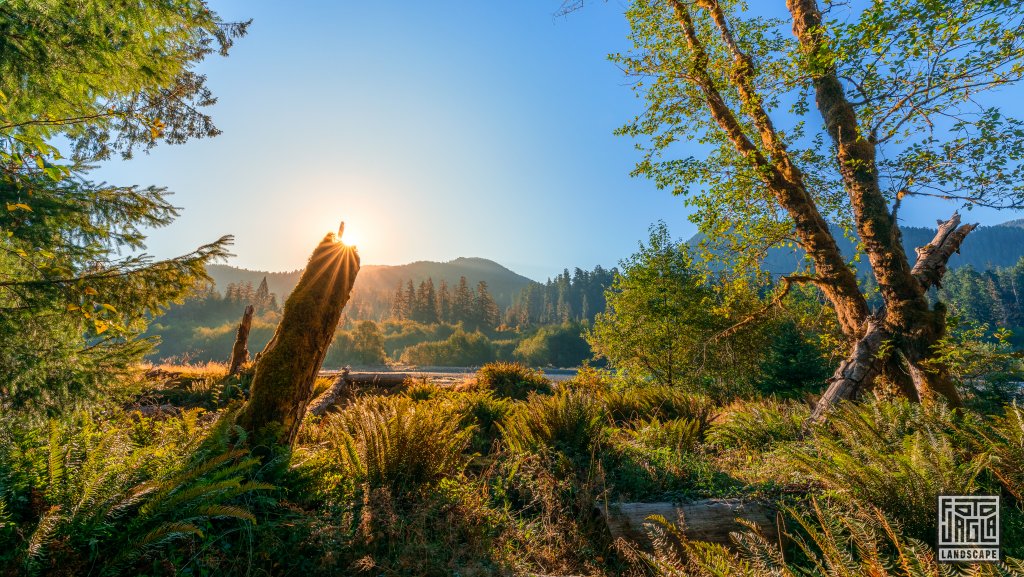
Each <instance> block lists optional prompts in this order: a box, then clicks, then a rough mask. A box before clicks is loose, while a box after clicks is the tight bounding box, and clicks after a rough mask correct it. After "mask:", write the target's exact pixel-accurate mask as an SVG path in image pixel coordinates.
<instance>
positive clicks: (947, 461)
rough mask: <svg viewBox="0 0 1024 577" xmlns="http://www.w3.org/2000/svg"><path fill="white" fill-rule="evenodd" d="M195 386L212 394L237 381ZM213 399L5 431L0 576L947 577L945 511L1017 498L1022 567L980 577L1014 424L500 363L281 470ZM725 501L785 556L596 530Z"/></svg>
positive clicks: (394, 401)
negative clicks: (648, 510) (765, 523)
mask: <svg viewBox="0 0 1024 577" xmlns="http://www.w3.org/2000/svg"><path fill="white" fill-rule="evenodd" d="M199 372H201V373H204V374H198V373H197V374H196V375H194V379H193V381H195V382H202V383H205V384H204V385H203V386H204V387H205V389H204V390H206V389H209V390H210V391H222V390H224V387H225V383H227V382H232V383H237V381H238V379H237V377H230V378H229V377H226V376H219V377H218V376H216V375H210V374H206V373H207V372H208V371H206V372H204V371H199ZM142 397H143V398H149V397H146V395H145V394H144V395H142ZM214 397H215V398H216V400H214ZM214 397H210V399H208V400H210V402H211V403H212V405H213V406H215V407H216V410H213V411H206V410H204V409H184V410H179V411H176V412H162V413H157V414H156V415H155V416H150V417H147V416H143V414H142V413H140V412H139V411H137V410H133V407H134V405H131V404H129V405H128V409H121V408H117V407H108V408H106V409H105V410H106V411H107V412H106V413H105V415H104V418H103V419H102V420H96V419H95V416H96V415H90V414H78V415H76V416H74V417H69V418H65V419H63V420H52V421H49V422H33V423H28V422H17V421H15V420H13V419H8V420H4V421H3V424H2V425H0V426H2V429H0V436H2V441H3V442H2V443H0V541H2V543H3V547H2V548H0V551H2V553H0V563H2V567H3V569H2V573H0V574H10V575H20V574H39V575H42V574H55V575H79V574H94V575H129V574H130V575H136V574H142V575H176V574H193V575H278V574H296V575H297V574H302V575H308V576H314V575H336V574H349V573H357V574H358V573H362V572H366V573H367V574H384V575H391V574H397V575H452V574H459V575H487V574H528V573H533V574H544V575H560V574H561V575H569V574H581V575H637V576H639V575H709V576H710V575H752V576H762V575H764V576H768V575H773V576H774V575H823V576H832V575H836V576H838V575H860V574H865V573H871V574H876V575H940V574H945V573H943V569H942V568H941V567H940V566H939V565H938V563H937V561H936V558H935V553H934V536H935V531H936V526H935V524H936V519H935V502H936V498H937V496H938V495H939V494H948V493H974V492H981V493H986V494H1002V495H1003V497H1004V505H1003V508H1002V511H1001V514H1002V517H1003V544H1004V547H1003V553H1004V555H1005V556H1006V558H1007V560H1006V563H1005V564H1003V565H995V566H993V565H987V566H986V565H978V566H974V567H975V568H974V569H972V570H973V571H974V574H986V575H988V574H991V575H997V574H1000V575H1013V574H1015V573H1013V572H1014V571H1017V572H1019V571H1020V570H1021V565H1020V562H1019V561H1014V560H1013V559H1015V558H1017V559H1019V558H1021V557H1024V546H1022V543H1024V513H1022V509H1021V507H1022V505H1021V501H1020V495H1021V493H1022V491H1024V489H1022V487H1024V484H1022V479H1024V465H1022V462H1024V460H1022V458H1021V457H1022V456H1024V450H1022V447H1024V417H1022V415H1024V411H1022V409H1021V408H1020V407H1018V406H1016V405H1012V404H1011V405H1008V406H1006V407H1005V410H1003V411H1002V412H1001V413H1000V414H998V415H994V416H982V415H980V414H978V413H974V412H972V411H970V410H957V411H953V410H949V409H946V408H945V407H942V406H939V405H917V404H912V403H909V402H906V401H899V400H889V399H884V398H880V399H874V400H868V401H864V402H861V403H859V404H847V405H844V406H842V407H841V408H840V409H839V410H838V411H837V412H836V413H835V415H834V416H833V417H832V418H831V419H829V420H828V421H827V422H826V423H825V424H819V425H808V424H807V420H806V419H807V416H808V415H809V409H808V406H807V405H805V404H803V403H800V402H796V401H792V400H776V399H774V398H771V397H765V398H754V399H750V400H734V401H732V402H731V403H729V404H726V405H722V404H719V403H716V402H714V401H713V400H711V399H709V398H707V397H705V396H702V395H699V394H694V393H686V392H682V391H679V390H677V389H673V388H669V387H660V386H651V385H643V384H638V383H634V382H630V381H627V380H626V379H624V378H622V377H619V376H616V375H614V374H611V373H607V372H603V371H596V370H593V369H585V370H583V371H581V372H580V374H579V375H577V376H576V377H575V378H573V379H571V380H569V381H566V382H562V383H550V382H547V381H546V380H542V378H541V377H540V376H539V375H538V374H536V373H534V372H532V371H530V370H529V369H525V368H523V367H520V366H516V365H508V364H501V365H496V366H491V367H486V368H485V369H484V370H482V371H481V372H480V374H478V375H477V376H476V379H475V380H473V381H467V383H465V384H462V385H456V386H442V385H438V384H434V383H429V382H410V383H408V384H407V385H405V386H403V387H399V388H397V389H395V390H394V391H391V392H390V393H389V392H387V391H375V393H374V394H364V395H359V396H356V397H354V398H348V399H346V400H345V401H344V404H343V405H341V406H339V407H337V409H336V410H335V411H334V412H331V413H328V414H326V415H325V416H323V417H312V416H311V417H307V419H306V422H305V424H304V426H303V429H302V432H301V434H300V437H299V442H298V445H297V447H296V448H295V450H294V452H293V453H292V454H291V455H290V459H289V460H290V465H288V466H285V463H286V461H284V460H283V459H282V458H281V457H280V456H279V457H277V458H275V459H271V460H270V461H269V462H267V463H266V464H264V465H260V461H258V460H257V459H255V458H252V457H250V456H249V455H248V453H247V450H246V449H245V446H246V441H247V439H246V438H245V434H244V432H242V431H241V430H240V429H238V428H237V427H235V426H234V425H233V415H234V410H235V407H237V406H238V404H237V403H236V402H235V401H233V400H232V399H231V398H225V397H223V395H215V396H214ZM166 400H167V399H166V398H164V399H163V401H166ZM96 423H102V424H96ZM706 498H735V499H742V500H752V501H759V502H771V503H773V504H774V506H775V507H776V508H777V509H778V511H779V512H780V517H779V521H780V523H781V527H782V529H783V532H784V534H785V535H786V537H785V538H784V539H783V540H782V541H779V540H776V539H770V538H767V537H765V536H764V535H762V534H761V533H760V530H761V529H759V528H758V527H756V526H754V525H751V526H749V528H748V530H747V531H745V532H743V531H741V532H739V533H736V534H734V539H735V541H734V543H733V545H731V546H723V545H716V544H708V543H702V542H697V541H689V540H687V538H686V537H685V531H684V530H683V529H681V528H680V527H681V525H677V522H678V521H679V520H678V519H666V518H651V519H650V520H649V521H648V524H647V526H646V530H647V531H648V532H649V533H650V534H651V536H652V538H653V541H652V548H650V549H646V548H636V547H635V546H632V545H627V544H625V543H624V542H621V541H615V540H614V539H613V537H612V535H610V534H609V533H608V530H607V527H606V525H605V523H604V521H603V520H602V519H601V517H600V516H599V515H598V514H597V513H596V512H595V504H600V503H610V502H652V501H667V502H687V501H695V500H700V499H706ZM740 529H742V528H740Z"/></svg>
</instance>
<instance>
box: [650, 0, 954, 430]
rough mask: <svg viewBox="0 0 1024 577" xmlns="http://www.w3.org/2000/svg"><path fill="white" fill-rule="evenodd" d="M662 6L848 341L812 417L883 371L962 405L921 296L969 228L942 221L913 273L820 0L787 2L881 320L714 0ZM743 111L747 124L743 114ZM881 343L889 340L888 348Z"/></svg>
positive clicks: (908, 390) (718, 117) (907, 388)
mask: <svg viewBox="0 0 1024 577" xmlns="http://www.w3.org/2000/svg"><path fill="white" fill-rule="evenodd" d="M669 4H670V6H671V7H672V9H673V11H674V14H675V16H676V19H677V21H678V23H679V26H680V28H681V30H682V33H683V37H684V38H685V40H686V44H687V47H688V48H689V50H690V51H691V60H690V62H689V65H688V67H687V68H688V70H686V72H687V73H688V76H687V80H688V81H690V82H693V83H694V85H695V86H696V87H697V88H698V89H699V90H700V91H701V92H702V93H703V96H704V100H705V102H706V104H707V106H708V111H709V113H710V115H711V117H712V118H713V119H714V120H715V122H716V123H717V124H718V126H719V127H720V128H721V129H722V131H723V132H724V133H725V135H726V137H727V138H728V139H729V141H730V142H731V143H732V144H733V147H734V148H735V149H736V151H737V152H738V153H739V154H741V155H742V156H743V157H744V158H746V159H747V160H748V161H749V162H750V164H751V166H752V167H754V168H756V169H757V170H758V174H759V175H760V177H761V179H762V182H763V183H764V184H765V186H766V187H767V188H768V190H770V191H771V192H772V194H773V195H774V196H775V198H776V200H777V201H778V203H779V205H780V206H781V207H782V208H784V209H785V210H786V212H787V213H788V215H789V216H790V217H791V218H792V220H793V225H794V230H795V232H796V235H797V237H798V240H799V244H800V247H801V248H802V249H803V250H804V251H805V252H806V253H807V255H808V257H810V259H811V260H812V261H813V262H814V269H815V271H814V272H815V274H814V277H813V278H812V282H814V283H815V286H817V287H818V288H819V289H821V291H822V292H823V293H824V294H825V296H826V297H827V298H828V299H829V300H830V301H831V303H832V305H833V307H834V308H835V311H836V314H837V316H838V319H839V324H840V326H841V328H842V330H843V333H844V334H845V335H846V337H847V338H848V339H849V340H850V342H851V344H852V345H853V346H852V350H851V352H850V356H849V357H848V358H847V359H846V360H844V361H843V363H842V364H840V366H839V368H838V369H837V370H836V373H835V375H834V376H833V378H832V379H831V380H830V384H829V387H828V389H827V390H826V392H825V394H824V395H823V397H822V399H821V402H819V405H818V407H816V409H815V412H814V413H815V417H816V418H821V417H823V416H824V415H825V414H826V413H827V412H828V410H829V409H830V408H831V407H832V406H833V405H834V404H835V403H836V402H838V401H840V400H843V399H849V398H852V397H854V396H856V395H857V394H859V393H861V392H862V391H864V390H866V389H868V388H870V387H871V386H872V385H873V382H874V380H875V378H876V377H878V376H879V375H881V374H885V375H886V376H887V377H888V378H889V379H890V380H892V382H893V383H894V384H895V385H896V387H897V388H898V390H900V391H901V392H902V393H903V394H905V395H906V396H907V397H909V398H912V399H932V398H937V397H945V398H946V399H947V400H948V401H949V402H950V404H952V405H954V406H957V405H959V404H960V402H961V401H960V397H959V395H958V394H957V391H956V388H955V387H954V386H953V383H952V381H951V380H950V379H949V376H948V372H947V371H946V370H945V369H944V368H943V367H941V366H938V364H937V363H935V362H934V361H933V358H932V357H933V355H934V346H935V345H936V344H937V343H938V342H939V340H940V339H941V338H942V336H943V335H944V333H945V310H944V308H942V307H940V306H936V307H935V308H934V309H932V308H931V307H930V305H929V302H928V298H927V291H928V289H929V288H930V287H931V286H938V283H939V280H940V279H941V277H942V274H943V273H944V272H945V270H946V262H947V261H948V259H949V258H950V256H952V254H954V253H955V252H957V251H958V250H959V247H960V244H961V242H962V241H963V239H964V238H965V237H966V236H967V234H968V233H970V232H971V230H973V228H974V226H973V225H965V226H962V227H961V226H959V222H960V221H959V215H956V214H954V215H953V218H951V219H950V220H949V221H946V222H944V223H942V222H940V223H939V224H940V226H939V233H938V234H937V235H936V238H935V239H934V240H933V241H932V242H931V243H929V244H928V245H927V246H925V247H922V248H921V249H918V255H919V258H918V263H917V265H916V266H914V267H913V268H911V266H910V263H909V259H908V258H907V254H906V251H905V250H904V248H903V244H902V239H901V233H900V229H899V225H898V221H897V218H896V206H898V204H897V205H896V206H894V207H893V208H892V210H890V207H889V203H888V201H887V199H886V196H885V195H884V194H883V192H882V189H881V186H880V183H879V177H878V168H877V162H876V160H877V149H876V144H875V142H874V139H873V136H872V135H871V134H864V133H862V131H861V127H860V124H859V120H858V116H857V110H856V108H855V106H854V105H853V104H852V103H851V102H850V101H849V100H848V99H847V97H846V94H845V90H844V87H843V84H842V82H841V81H840V79H839V77H838V73H837V71H836V68H835V66H834V64H832V63H833V62H834V60H833V59H832V54H831V53H830V46H829V44H828V42H829V40H828V36H827V34H825V33H824V32H823V29H822V26H821V23H822V18H821V11H820V10H819V8H818V3H817V1H816V0H787V3H786V4H787V7H788V8H789V11H790V13H791V14H792V17H793V33H794V35H795V36H796V38H797V40H798V42H799V44H800V47H801V50H802V52H803V53H804V55H805V56H806V58H807V66H808V71H807V72H808V74H809V75H810V77H811V80H812V82H813V85H814V89H815V99H816V104H817V108H818V110H819V112H820V113H821V116H822V120H823V121H824V124H825V128H826V131H827V133H828V134H829V136H830V137H831V139H832V142H833V144H834V145H835V150H836V154H837V157H836V163H837V167H838V169H839V172H840V175H841V177H842V181H843V185H844V189H845V191H846V193H847V195H848V197H849V199H850V207H851V208H852V210H853V215H854V220H855V223H856V228H857V234H858V236H859V237H860V239H861V241H862V242H863V245H864V248H865V251H866V253H867V256H868V260H869V262H870V264H871V268H872V271H873V273H874V275H875V279H876V280H877V282H878V286H879V289H880V292H881V295H882V298H883V300H884V301H885V309H884V313H883V314H882V315H879V316H878V317H877V318H873V317H871V316H870V315H869V311H868V307H867V302H866V300H865V298H864V296H863V294H862V293H861V292H860V287H859V285H858V282H857V279H856V276H855V274H854V271H853V270H852V268H851V267H850V266H848V264H847V262H846V259H845V258H844V257H843V256H842V254H841V253H840V252H839V249H838V247H837V244H836V242H835V239H834V237H833V235H832V233H831V231H830V230H829V227H828V224H827V223H826V222H825V220H824V218H823V217H822V215H821V214H820V212H819V211H818V208H817V206H816V204H815V200H814V197H813V195H812V194H811V192H810V191H809V190H808V188H807V183H806V179H805V177H804V175H803V174H802V172H801V171H800V170H799V168H798V167H797V166H796V164H795V163H794V162H793V161H792V159H791V158H790V155H789V153H788V151H787V150H786V146H785V142H784V140H783V138H782V137H781V135H780V134H779V133H778V131H777V130H776V128H775V127H774V125H773V124H772V121H771V119H770V117H769V115H768V113H767V111H766V109H765V108H764V105H763V102H764V100H763V98H762V96H761V95H759V94H757V82H756V81H755V80H756V78H757V76H756V70H755V61H754V60H753V59H752V58H750V57H749V55H747V54H746V53H745V52H744V51H743V50H742V47H741V45H740V43H739V42H737V41H736V39H735V38H734V37H733V32H732V30H731V29H730V28H729V25H728V22H727V19H726V15H725V12H724V11H723V9H722V7H721V5H720V3H719V1H718V0H697V1H696V2H685V1H683V0H670V2H669ZM694 7H698V8H699V9H703V10H705V11H707V13H708V14H709V16H710V18H711V23H712V25H713V26H714V29H717V31H718V34H719V36H720V37H721V40H722V43H723V48H724V49H725V50H727V51H728V53H729V54H731V56H732V57H733V66H732V69H731V70H730V71H729V76H728V80H727V81H726V82H729V83H730V84H731V87H732V88H735V93H732V92H728V93H726V94H723V92H722V91H721V90H720V89H719V87H718V83H720V82H721V80H717V82H716V78H715V77H714V76H713V74H712V72H713V71H712V70H711V69H710V67H709V66H710V65H709V60H710V57H709V54H708V50H707V49H706V48H705V45H704V42H703V40H702V37H701V34H700V33H698V27H697V26H695V24H694V21H693V18H692V15H691V10H692V9H694ZM732 99H738V100H739V102H740V104H741V105H742V106H741V107H740V109H739V111H735V110H734V109H733V107H731V104H730V103H731V102H732V101H733V100H732ZM739 114H743V115H745V116H746V117H747V120H746V121H744V120H741V119H740V117H739V116H738V115H739ZM750 125H752V126H753V128H754V129H755V131H754V132H751V131H750ZM748 132H750V134H748ZM754 137H756V140H755V138H754ZM758 141H759V142H758ZM883 344H886V345H887V346H886V347H885V348H884V349H883ZM881 353H885V354H884V355H883V358H880V357H879V355H880V354H881ZM930 361H931V362H930Z"/></svg>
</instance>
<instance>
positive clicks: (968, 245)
mask: <svg viewBox="0 0 1024 577" xmlns="http://www.w3.org/2000/svg"><path fill="white" fill-rule="evenodd" d="M965 220H968V219H965ZM831 228H832V234H833V235H834V236H835V238H836V242H837V243H838V244H839V249H840V250H841V251H842V252H843V254H844V255H845V256H846V257H847V258H852V257H853V254H854V245H853V243H852V242H850V240H849V239H847V238H845V237H843V234H842V231H841V230H840V229H839V228H838V227H836V226H832V227H831ZM900 230H902V231H903V246H904V247H905V248H906V251H907V255H908V256H909V257H910V264H911V265H913V264H914V261H916V260H917V253H916V252H914V249H915V248H917V247H920V246H924V245H926V244H928V242H930V241H931V240H932V238H934V237H935V229H934V228H925V227H900ZM700 239H701V235H695V236H694V237H693V238H691V239H690V240H689V244H691V245H692V244H695V243H697V242H699V240H700ZM1022 256H1024V220H1012V221H1009V222H1005V223H1003V224H997V225H994V226H981V227H978V228H977V229H976V230H975V231H974V232H972V233H971V234H970V235H968V236H967V240H965V241H964V244H963V246H962V247H961V251H960V254H955V255H953V257H952V258H951V259H949V268H951V269H953V268H959V267H962V266H971V267H973V268H974V269H976V270H986V269H989V268H992V267H997V266H1000V267H1002V266H1012V265H1014V264H1016V263H1017V261H1018V260H1020V258H1021V257H1022ZM802 258H803V251H801V250H800V249H795V248H788V249H787V248H773V249H771V250H770V251H768V256H767V258H765V262H764V269H765V270H767V271H769V272H772V273H774V274H787V273H790V272H792V271H793V270H795V269H796V268H797V267H798V266H799V264H800V261H801V259H802ZM869 268H870V267H869V264H868V262H867V259H862V260H861V262H859V263H858V264H857V269H858V271H859V272H860V273H862V274H867V273H868V272H869Z"/></svg>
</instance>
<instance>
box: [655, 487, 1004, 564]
mask: <svg viewBox="0 0 1024 577" xmlns="http://www.w3.org/2000/svg"><path fill="white" fill-rule="evenodd" d="M784 512H785V513H786V515H787V517H788V518H789V519H790V520H791V521H792V530H790V531H789V532H787V534H786V537H787V539H788V540H790V541H791V542H792V543H794V546H795V549H796V551H791V552H789V553H788V555H787V554H784V553H783V551H782V550H781V549H780V548H779V544H778V543H776V542H774V541H771V540H768V539H767V538H765V536H764V535H762V534H760V533H759V532H758V531H757V530H756V528H754V527H752V526H749V525H748V527H747V530H745V531H742V532H738V533H733V534H732V535H731V537H732V540H733V547H732V548H729V547H726V546H724V545H720V544H712V543H702V542H697V541H690V540H688V539H687V538H686V535H685V531H683V530H681V529H680V528H679V527H678V526H676V525H675V524H673V523H670V522H669V521H668V520H666V519H664V518H663V517H651V518H649V519H648V526H647V529H648V532H649V534H650V536H651V540H652V543H653V544H654V551H653V553H645V552H640V553H639V557H640V560H641V561H642V563H643V564H644V565H645V566H646V567H647V568H648V569H649V570H650V572H651V573H653V574H654V575H657V576H673V577H674V576H680V577H682V576H684V575H685V576H688V577H722V576H744V577H798V576H800V577H861V576H863V575H871V576H872V577H939V576H952V575H971V576H978V577H982V576H985V577H988V576H991V577H996V576H1005V577H1024V561H1021V560H1018V559H1006V560H1005V561H1004V562H1003V563H999V564H988V563H981V564H974V565H969V566H965V567H964V568H962V569H958V568H954V567H953V566H950V565H942V564H940V563H938V560H937V559H936V556H935V552H934V550H933V549H932V547H931V546H929V545H928V544H926V543H924V542H922V541H919V540H916V539H913V538H908V537H905V536H903V535H902V531H901V528H900V526H899V525H898V524H897V523H894V522H893V521H891V520H890V518H889V517H888V516H886V515H885V514H884V513H883V512H882V511H881V510H879V509H877V508H871V507H867V508H865V507H854V508H842V507H839V506H836V505H835V504H834V503H833V504H826V505H824V506H823V505H822V504H821V503H820V502H819V501H817V500H812V501H811V502H810V503H808V504H807V505H806V506H803V507H797V508H794V507H790V508H785V509H784ZM794 553H795V554H794ZM787 557H789V558H788V559H787Z"/></svg>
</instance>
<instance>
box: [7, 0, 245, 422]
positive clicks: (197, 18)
mask: <svg viewBox="0 0 1024 577" xmlns="http://www.w3.org/2000/svg"><path fill="white" fill-rule="evenodd" d="M244 31H245V26H244V25H231V24H228V23H225V22H223V21H221V20H220V19H219V17H218V16H217V15H216V13H214V12H212V11H210V10H209V9H208V7H207V6H206V4H205V2H202V1H196V2H184V3H170V4H168V3H166V2H153V1H149V0H142V1H139V2H134V3H120V4H117V5H112V4H110V3H104V2H33V1H28V0H13V1H9V2H5V3H4V4H3V8H2V9H0V232H2V233H3V234H0V405H2V406H5V407H12V406H14V407H21V406H26V405H35V406H36V407H38V408H42V409H46V410H54V411H56V410H63V409H70V408H73V407H74V404H75V403H76V402H77V401H78V400H80V399H84V398H86V397H87V396H88V395H89V394H91V393H95V392H96V391H97V390H99V388H100V387H101V386H102V385H103V384H109V383H110V382H111V380H112V379H115V378H117V376H118V375H119V374H121V373H123V372H125V371H127V370H129V369H130V367H132V366H133V365H134V363H135V362H136V361H138V360H139V359H140V358H141V356H142V355H143V354H144V353H145V352H147V351H148V350H151V348H152V345H153V342H152V340H150V339H144V338H141V334H142V332H143V331H144V330H145V328H146V325H147V323H148V322H149V320H150V319H151V318H152V317H154V316H156V315H159V314H160V313H162V312H163V311H164V310H165V309H166V307H167V306H168V305H169V303H171V302H173V301H180V300H181V299H182V298H184V297H185V296H187V295H188V294H189V293H191V292H192V291H193V290H195V289H197V288H199V287H201V286H202V285H203V284H204V283H205V282H208V281H209V277H208V275H207V274H206V265H207V264H208V263H210V262H211V261H213V260H215V259H218V258H222V257H224V256H226V254H227V245H228V244H229V242H230V238H229V237H223V238H221V239H220V240H218V241H216V242H214V243H212V244H209V245H206V246H202V247H200V248H198V249H197V250H195V251H193V252H192V253H189V254H187V255H184V256H182V257H179V258H175V259H170V260H163V261H155V260H154V259H152V258H151V257H149V256H147V255H145V254H142V253H141V252H140V251H141V250H142V249H143V248H144V241H145V235H144V233H143V230H144V229H146V228H154V227H161V226H167V225H169V224H170V223H171V222H172V221H173V220H174V218H175V217H176V216H177V215H178V212H177V209H176V208H175V207H174V206H173V205H172V204H170V203H169V202H168V201H167V198H166V197H167V191H166V190H164V189H162V188H158V187H153V186H151V187H146V188H140V187H137V186H112V185H106V184H99V183H95V182H93V181H92V180H91V179H90V178H89V172H90V170H91V164H90V163H91V162H94V161H96V160H98V159H103V158H106V157H107V156H109V155H110V153H111V152H113V151H117V152H120V153H121V154H122V156H124V157H130V156H131V154H132V151H133V150H137V149H138V148H150V147H152V146H155V145H156V144H157V143H158V142H161V141H163V142H171V143H181V142H185V141H186V140H188V139H189V138H193V137H204V136H214V135H216V134H217V132H218V131H217V129H216V127H215V126H214V125H213V123H212V120H211V119H210V118H209V117H208V116H207V115H206V114H205V113H204V110H205V107H206V106H208V105H209V104H212V103H213V101H214V99H213V96H212V94H211V93H210V91H209V90H208V89H207V88H206V86H205V77H203V76H202V75H200V74H198V73H196V72H195V71H194V67H195V66H196V64H198V63H199V62H200V61H201V60H202V59H203V58H205V57H206V56H207V55H208V54H210V53H211V52H212V51H213V50H214V49H216V48H218V47H219V49H220V52H221V53H222V54H226V53H227V50H228V48H229V47H230V45H231V42H232V38H233V37H237V36H238V35H241V34H243V33H244ZM65 144H66V145H67V149H66V150H63V151H62V150H60V149H58V148H57V145H60V146H64V145H65Z"/></svg>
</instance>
